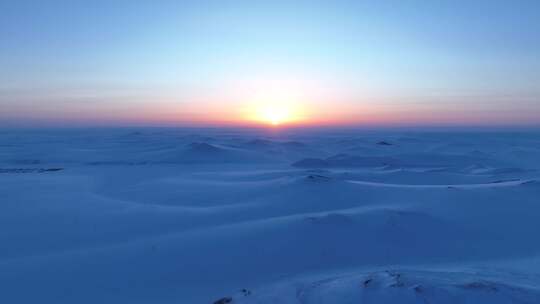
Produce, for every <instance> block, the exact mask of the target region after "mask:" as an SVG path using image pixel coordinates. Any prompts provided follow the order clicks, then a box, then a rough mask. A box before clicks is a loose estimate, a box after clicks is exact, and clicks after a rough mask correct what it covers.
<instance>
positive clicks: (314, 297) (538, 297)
mask: <svg viewBox="0 0 540 304" xmlns="http://www.w3.org/2000/svg"><path fill="white" fill-rule="evenodd" d="M229 299H230V302H229V303H236V304H248V303H250V304H251V303H257V304H270V303H304V304H311V303H317V304H333V303H339V304H357V303H362V304H370V303H374V304H390V303H391V304H423V303H437V304H465V303H490V304H503V303H504V304H510V303H530V304H532V303H538V301H540V290H538V288H533V287H531V286H529V285H525V284H523V285H522V283H519V284H518V283H513V282H508V281H501V279H500V278H498V277H496V276H493V275H481V274H480V275H479V274H476V273H468V272H426V271H408V270H403V271H401V270H386V271H384V270H383V271H376V272H372V273H362V274H354V275H345V276H338V277H331V278H323V279H319V280H314V281H300V282H294V283H292V282H289V283H282V284H280V285H276V286H272V287H270V288H266V289H263V290H260V291H258V290H254V291H250V292H249V293H239V294H238V295H236V296H234V297H230V298H229Z"/></svg>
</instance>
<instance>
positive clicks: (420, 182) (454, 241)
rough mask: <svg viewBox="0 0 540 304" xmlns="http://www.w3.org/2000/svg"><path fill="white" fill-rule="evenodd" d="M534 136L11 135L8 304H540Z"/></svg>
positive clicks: (0, 207) (7, 147)
mask: <svg viewBox="0 0 540 304" xmlns="http://www.w3.org/2000/svg"><path fill="white" fill-rule="evenodd" d="M539 170H540V133H539V132H537V131H524V130H521V131H513V132H510V131H507V132H488V131H476V132H472V131H467V132H466V131H463V132H457V131H439V132H420V131H414V132H413V131H402V132H398V131H366V130H358V131H353V130H341V131H340V130H331V131H329V130H327V131H320V130H319V131H315V130H303V131H301V130H273V131H263V130H256V131H249V130H233V129H221V130H220V129H157V128H154V129H94V130H83V129H77V130H61V129H58V130H25V131H23V130H2V131H0V244H1V247H0V249H1V250H0V303H10V304H13V303H32V304H34V303H55V304H56V303H92V304H95V303H131V304H136V303H194V304H197V303H218V304H225V303H305V304H311V303H328V304H341V303H343V304H345V303H378V304H384V303H396V304H399V303H491V304H498V303H540V234H539V233H540V171H539Z"/></svg>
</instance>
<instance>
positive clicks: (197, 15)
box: [0, 0, 540, 125]
mask: <svg viewBox="0 0 540 304" xmlns="http://www.w3.org/2000/svg"><path fill="white" fill-rule="evenodd" d="M276 91H277V93H276ZM266 93H268V94H267V95H268V96H269V97H268V98H267V99H266V100H265V101H264V102H266V103H272V102H273V101H272V100H271V99H272V96H274V98H279V99H283V100H286V102H288V103H298V104H300V105H299V107H301V108H303V110H302V111H304V112H305V113H303V116H305V117H304V118H305V119H306V122H310V121H311V122H314V123H316V122H327V123H337V122H346V123H349V124H355V123H358V124H362V123H377V124H386V123H387V124H395V123H398V124H399V123H405V124H534V123H538V122H540V1H493V0H492V1H427V0H426V1H412V0H411V1H407V0H403V1H397V0H396V1H247V0H246V1H224V0H223V1H101V0H98V1H76V0H72V1H47V0H42V1H37V0H35V1H25V0H21V1H15V0H12V1H2V2H0V123H2V124H4V125H7V124H17V125H26V124H40V123H47V124H54V123H61V124H81V123H82V124H94V123H95V124H103V123H105V124H108V123H111V124H132V123H140V124H190V123H199V124H200V123H203V124H204V123H205V122H212V123H215V122H218V123H219V122H221V121H223V122H230V121H233V122H234V121H238V120H241V119H242V117H243V116H242V111H244V110H245V108H246V107H247V108H249V107H250V105H249V103H250V102H253V103H257V102H260V101H255V99H257V100H259V99H261V97H260V96H261V95H265V94H266ZM287 95H290V96H293V97H287ZM254 96H255V97H254ZM275 96H277V97H275ZM284 96H285V97H284ZM288 98H289V99H288ZM276 102H278V101H276ZM325 115H326V116H327V117H323V116H325Z"/></svg>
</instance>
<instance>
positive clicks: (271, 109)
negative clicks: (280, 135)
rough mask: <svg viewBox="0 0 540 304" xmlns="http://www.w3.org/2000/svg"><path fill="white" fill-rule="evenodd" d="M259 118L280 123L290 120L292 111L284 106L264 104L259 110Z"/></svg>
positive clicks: (276, 123) (274, 123)
mask: <svg viewBox="0 0 540 304" xmlns="http://www.w3.org/2000/svg"><path fill="white" fill-rule="evenodd" d="M257 119H258V120H260V121H263V122H267V123H270V124H272V125H279V124H282V123H284V122H287V121H290V120H291V113H290V112H289V109H287V108H286V107H284V106H263V107H261V108H260V109H259V110H258V113H257Z"/></svg>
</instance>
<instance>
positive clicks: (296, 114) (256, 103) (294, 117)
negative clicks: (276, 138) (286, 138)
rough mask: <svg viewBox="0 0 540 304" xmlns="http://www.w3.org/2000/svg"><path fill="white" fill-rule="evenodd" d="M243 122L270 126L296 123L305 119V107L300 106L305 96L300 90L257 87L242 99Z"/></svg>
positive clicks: (263, 85) (265, 86)
mask: <svg viewBox="0 0 540 304" xmlns="http://www.w3.org/2000/svg"><path fill="white" fill-rule="evenodd" d="M242 99H243V100H244V105H243V107H242V111H243V117H244V119H245V120H248V121H251V122H255V123H262V124H268V125H272V126H278V125H284V124H291V123H298V122H300V121H304V120H305V118H306V111H305V107H302V106H301V102H302V101H304V100H305V99H306V98H305V95H304V94H302V93H301V90H298V89H293V88H292V87H290V86H289V87H287V86H285V85H282V86H281V87H279V88H278V87H277V86H273V85H270V84H268V83H266V84H259V85H258V87H257V88H256V89H255V90H253V91H251V92H250V93H248V94H244V96H243V97H242Z"/></svg>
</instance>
